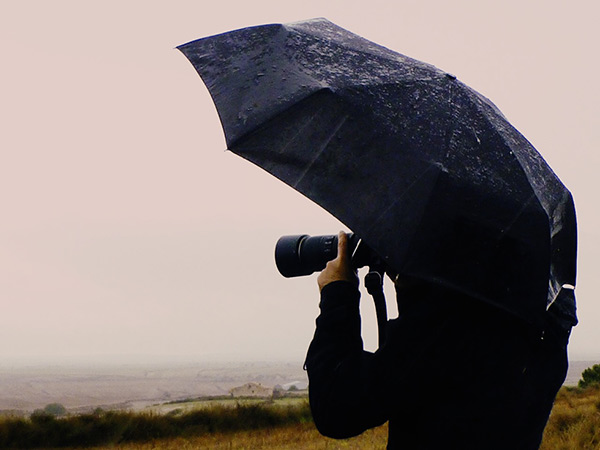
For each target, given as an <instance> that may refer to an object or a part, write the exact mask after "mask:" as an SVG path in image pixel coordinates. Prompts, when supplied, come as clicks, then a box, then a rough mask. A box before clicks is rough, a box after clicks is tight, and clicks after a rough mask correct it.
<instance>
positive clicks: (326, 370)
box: [305, 281, 389, 438]
mask: <svg viewBox="0 0 600 450" xmlns="http://www.w3.org/2000/svg"><path fill="white" fill-rule="evenodd" d="M359 299H360V292H359V291H358V288H357V287H356V286H355V285H354V284H352V283H349V282H346V281H337V282H333V283H330V284H328V285H327V286H325V287H324V288H323V289H322V291H321V303H320V309H321V313H320V315H319V317H318V318H317V322H316V324H317V327H316V331H315V335H314V337H313V340H312V342H311V344H310V347H309V349H308V354H307V357H306V364H305V366H306V370H307V371H308V379H309V399H310V407H311V411H312V415H313V419H314V421H315V424H316V426H317V429H318V430H319V432H320V433H321V434H323V435H325V436H329V437H332V438H347V437H351V436H356V435H358V434H360V433H362V432H363V431H365V430H366V429H368V428H372V427H375V426H379V425H382V424H383V423H385V422H386V421H387V420H388V417H389V405H388V396H387V395H386V393H387V392H388V391H387V389H388V384H389V383H388V381H387V380H388V378H389V377H388V374H387V373H386V372H387V370H386V368H385V364H384V363H383V358H382V355H381V354H380V353H379V352H378V353H370V352H366V351H364V350H363V342H362V338H361V335H360V333H361V323H360V310H359Z"/></svg>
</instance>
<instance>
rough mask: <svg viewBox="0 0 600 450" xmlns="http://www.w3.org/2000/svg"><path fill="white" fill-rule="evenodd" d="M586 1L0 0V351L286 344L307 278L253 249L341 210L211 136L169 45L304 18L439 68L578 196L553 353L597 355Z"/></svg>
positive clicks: (293, 354) (597, 68) (304, 329)
mask: <svg viewBox="0 0 600 450" xmlns="http://www.w3.org/2000/svg"><path fill="white" fill-rule="evenodd" d="M206 5H211V6H206ZM598 5H599V3H598V2H596V1H593V0H588V1H583V0H573V1H570V2H564V1H555V0H551V1H548V0H546V1H527V0H504V1H502V2H499V1H497V0H494V1H482V0H455V1H451V2H448V1H445V0H439V1H427V0H420V1H417V0H414V1H408V0H407V1H398V2H389V1H378V0H372V1H370V2H364V1H351V0H345V1H341V0H336V1H327V0H319V1H313V0H308V1H307V0H303V1H298V2H282V1H271V0H255V1H253V2H241V1H240V2H238V1H229V2H206V1H170V2H164V1H115V0H104V1H85V2H82V1H79V0H73V1H62V0H54V1H52V2H49V1H44V0H38V1H27V2H18V1H10V0H7V1H3V2H2V3H1V4H0V55H2V65H1V66H0V124H1V132H0V155H1V156H0V158H1V159H0V206H1V207H2V220H1V221H0V301H1V302H2V315H0V364H2V361H5V362H9V361H14V360H33V361H62V360H65V359H70V360H83V359H86V360H95V361H108V360H115V359H120V360H128V359H132V360H147V361H162V360H165V359H181V360H195V361H202V360H207V359H221V360H227V359H242V360H268V359H287V360H296V361H299V362H301V361H302V358H303V357H304V354H305V351H306V348H307V346H308V344H309V342H310V339H311V337H312V334H313V332H314V319H315V318H316V316H317V314H318V307H317V304H318V295H317V294H318V289H317V286H316V277H315V276H312V277H308V278H299V279H294V280H287V279H284V278H282V277H281V276H280V275H279V274H278V272H277V271H276V268H275V265H274V262H273V249H274V245H275V242H276V240H277V239H278V237H279V236H281V235H284V234H296V233H309V234H332V233H336V232H337V231H338V230H339V229H340V227H341V225H340V224H339V223H338V222H337V221H336V220H335V219H333V218H332V217H331V216H330V215H329V214H328V213H326V212H325V211H323V210H322V209H320V208H319V207H317V206H316V205H314V204H312V203H311V202H310V201H308V200H306V199H304V198H303V197H302V196H301V195H300V194H298V193H296V192H295V191H293V190H292V189H291V188H288V187H287V186H285V185H284V184H283V183H281V182H280V181H278V180H276V179H275V178H273V177H272V176H270V175H268V174H267V173H266V172H263V171H262V170H260V169H257V168H256V167H254V166H253V165H251V164H250V163H248V162H246V161H244V160H242V159H241V158H239V157H237V156H236V155H234V154H232V153H231V152H226V151H225V140H224V137H223V132H222V129H221V126H220V123H219V120H218V116H217V113H216V110H215V107H214V105H213V103H212V101H211V99H210V97H209V95H208V92H207V90H206V88H205V87H204V85H203V83H202V82H201V80H200V78H199V77H198V75H197V74H196V72H195V71H194V69H193V68H192V66H191V65H190V64H189V62H188V61H187V60H186V59H185V57H184V56H183V55H182V54H181V53H180V52H179V51H177V50H175V47H176V46H177V45H179V44H182V43H185V42H188V41H191V40H194V39H197V38H200V37H205V36H209V35H212V34H216V33H221V32H225V31H229V30H232V29H236V28H241V27H245V26H251V25H260V24H265V23H285V22H293V21H298V20H304V19H309V18H314V17H326V18H327V19H329V20H331V21H332V22H334V23H336V24H337V25H340V26H342V27H344V28H346V29H348V30H350V31H352V32H354V33H357V34H360V35H362V36H364V37H366V38H368V39H370V40H372V41H375V42H377V43H379V44H382V45H385V46H387V47H389V48H391V49H393V50H395V51H398V52H400V53H403V54H405V55H408V56H410V57H413V58H416V59H419V60H422V61H425V62H428V63H430V64H433V65H435V66H437V67H439V68H440V69H443V70H445V71H447V72H450V73H453V74H455V75H456V76H457V77H458V78H459V79H460V80H461V81H463V82H465V83H466V84H468V85H470V86H471V87H473V88H475V89H476V90H478V91H479V92H481V93H482V94H483V95H485V96H487V97H488V98H490V99H491V100H492V101H493V102H494V103H495V104H496V105H497V106H498V107H499V108H500V109H501V110H502V112H503V113H504V115H505V116H507V118H508V119H509V120H510V121H511V122H512V123H513V125H515V126H516V128H517V129H519V130H520V131H521V132H522V133H523V134H524V135H525V137H526V138H527V139H528V140H529V141H531V142H532V143H533V145H534V146H535V147H536V148H537V150H538V151H539V152H540V153H541V154H542V155H543V156H544V158H545V159H546V160H547V161H548V163H549V164H550V165H551V167H552V168H553V169H554V171H555V172H556V173H557V174H558V176H559V177H560V178H561V180H562V181H563V182H564V183H565V184H566V186H567V187H568V188H569V189H570V190H571V192H572V193H573V195H574V198H575V202H576V207H577V213H578V221H579V260H578V263H579V274H578V283H577V300H578V312H579V318H580V324H579V325H578V326H577V327H576V328H575V329H574V331H573V335H572V338H571V344H570V354H571V356H572V358H574V359H599V360H600V326H598V323H599V320H600V303H599V302H598V301H597V292H596V286H595V284H596V282H595V280H596V279H597V272H598V269H599V267H600V264H599V262H598V260H599V258H600V212H599V211H598V205H599V201H598V195H599V194H600V152H598V150H597V148H598V143H599V142H600V124H599V118H600V114H599V110H598V108H599V107H598V105H600V90H599V88H598V81H597V77H598V73H600V63H599V62H598V45H599V44H600V33H599V31H598V30H599V28H598V26H597V19H598V17H600V7H599V6H598ZM363 299H364V302H363V303H364V305H365V306H364V307H363V313H364V319H363V320H364V333H365V342H366V345H367V348H369V349H371V350H373V349H375V343H376V336H375V331H374V330H375V327H374V318H373V311H372V308H371V307H370V299H369V298H368V297H366V296H364V297H363ZM390 299H391V300H393V299H392V298H390ZM391 303H393V301H392V302H391Z"/></svg>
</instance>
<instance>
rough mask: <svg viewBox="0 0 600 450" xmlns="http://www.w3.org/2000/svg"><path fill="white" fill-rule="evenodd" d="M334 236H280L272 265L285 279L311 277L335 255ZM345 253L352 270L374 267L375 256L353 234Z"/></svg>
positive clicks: (350, 236)
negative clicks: (275, 266)
mask: <svg viewBox="0 0 600 450" xmlns="http://www.w3.org/2000/svg"><path fill="white" fill-rule="evenodd" d="M337 246H338V237H337V235H335V234H332V235H323V236H309V235H307V234H298V235H290V236H282V237H280V238H279V240H278V241H277V244H276V245H275V264H276V265H277V269H278V270H279V273H281V275H283V276H284V277H286V278H292V277H301V276H306V275H311V274H312V273H314V272H320V271H322V270H323V269H324V268H325V266H326V265H327V262H328V261H331V260H332V259H334V258H335V257H336V256H337ZM348 250H349V252H350V254H351V255H352V256H351V263H352V266H353V267H354V268H356V269H358V268H360V267H364V266H367V265H371V264H374V263H375V262H377V261H378V260H379V258H378V257H377V255H376V254H375V253H374V252H373V251H372V250H371V249H370V248H369V247H367V246H366V245H365V244H364V243H363V242H362V240H361V239H360V238H359V237H358V236H356V235H355V234H353V233H350V234H348Z"/></svg>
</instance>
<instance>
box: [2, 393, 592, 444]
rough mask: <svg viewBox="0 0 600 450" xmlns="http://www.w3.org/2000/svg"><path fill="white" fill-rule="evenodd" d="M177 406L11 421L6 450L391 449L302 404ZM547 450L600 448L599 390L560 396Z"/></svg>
mask: <svg viewBox="0 0 600 450" xmlns="http://www.w3.org/2000/svg"><path fill="white" fill-rule="evenodd" d="M171 406H173V409H171V410H170V412H167V413H158V412H145V413H135V412H130V413H126V412H112V413H111V412H108V413H105V412H96V413H95V414H93V415H83V416H82V415H77V416H67V417H65V418H48V417H37V418H35V417H34V418H33V419H32V420H29V419H22V418H21V419H8V418H6V419H3V420H1V421H0V447H4V448H6V447H18V448H27V447H29V448H33V447H35V446H36V445H35V444H36V443H35V442H34V441H32V440H31V437H32V436H35V435H36V434H37V435H38V436H39V437H40V438H43V437H42V436H41V435H40V433H49V436H50V437H52V436H54V438H56V437H57V433H58V432H60V433H62V435H63V437H64V436H71V437H72V438H73V439H81V440H80V441H76V440H72V441H71V442H70V443H68V444H67V443H66V442H65V441H64V439H63V441H60V440H57V441H55V443H56V444H57V445H56V446H61V447H63V448H81V447H84V446H85V447H87V448H91V449H104V448H107V449H108V448H110V449H123V450H125V449H127V450H150V449H201V448H207V449H208V448H211V449H212V448H215V449H220V448H222V449H225V448H227V449H261V448H263V449H361V448H369V449H372V448H375V449H377V448H385V445H386V441H387V427H386V426H385V425H384V426H383V427H380V428H377V429H374V430H369V431H367V432H365V433H363V434H362V435H361V436H358V437H356V438H352V439H347V440H340V441H336V440H333V439H328V438H325V437H323V436H321V435H320V434H319V433H318V432H317V430H316V429H315V427H314V425H313V424H312V421H311V419H310V413H309V409H308V405H307V401H306V399H303V398H293V399H280V400H277V401H274V402H273V401H268V402H265V401H260V400H256V399H247V400H227V399H220V400H213V401H212V402H206V403H202V402H201V404H198V403H197V402H185V403H173V404H171ZM82 417H83V419H82ZM11 420H12V421H11ZM27 424H29V425H27ZM28 426H32V427H33V428H30V429H29V428H27V427H28ZM69 427H71V428H69ZM86 427H87V428H86ZM11 430H12V431H11ZM15 430H16V431H17V432H20V433H21V434H23V435H24V436H26V437H27V438H28V439H29V443H28V444H27V443H25V444H24V443H23V442H21V443H20V444H19V443H18V442H16V441H12V442H10V441H7V440H6V438H7V436H10V435H11V433H13V437H14V433H15ZM78 435H79V437H77V436H78ZM94 436H95V437H94ZM107 436H110V440H109V441H106V438H107ZM94 439H100V440H96V441H94ZM102 440H103V441H102ZM40 442H47V441H43V440H42V441H40ZM94 442H95V444H94ZM101 442H102V445H100V443H101ZM65 444H67V445H65ZM37 445H38V446H39V442H38V444H37ZM94 445H95V446H94ZM541 448H542V449H543V450H575V449H577V450H586V449H590V450H591V449H597V448H600V386H595V387H591V388H587V389H576V388H572V387H571V388H569V387H567V388H563V389H562V390H561V391H560V393H559V395H558V397H557V400H556V403H555V406H554V409H553V411H552V414H551V417H550V421H549V424H548V426H547V428H546V432H545V435H544V441H543V443H542V447H541Z"/></svg>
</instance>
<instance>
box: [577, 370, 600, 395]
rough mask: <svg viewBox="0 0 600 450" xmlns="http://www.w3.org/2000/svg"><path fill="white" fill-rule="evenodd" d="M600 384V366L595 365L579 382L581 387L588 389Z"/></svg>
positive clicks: (582, 375) (585, 371) (583, 374)
mask: <svg viewBox="0 0 600 450" xmlns="http://www.w3.org/2000/svg"><path fill="white" fill-rule="evenodd" d="M596 384H600V364H594V365H593V366H592V367H588V368H587V369H585V370H584V371H583V373H582V374H581V380H579V384H578V385H579V387H580V388H582V389H583V388H586V387H588V386H593V385H596Z"/></svg>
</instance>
